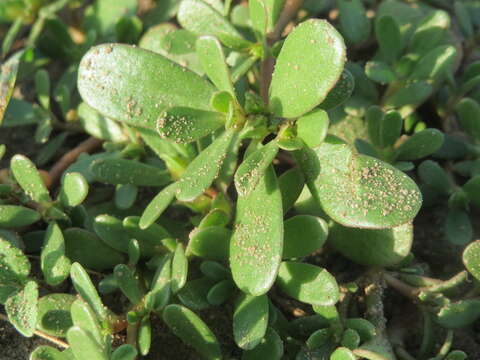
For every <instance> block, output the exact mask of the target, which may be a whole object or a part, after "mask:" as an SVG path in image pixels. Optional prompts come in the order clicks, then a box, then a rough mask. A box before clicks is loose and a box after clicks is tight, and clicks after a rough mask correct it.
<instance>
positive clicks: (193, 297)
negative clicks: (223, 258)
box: [177, 277, 215, 310]
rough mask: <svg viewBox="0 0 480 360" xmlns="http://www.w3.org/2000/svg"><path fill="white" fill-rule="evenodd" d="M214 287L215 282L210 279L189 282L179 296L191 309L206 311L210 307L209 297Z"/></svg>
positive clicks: (204, 278)
mask: <svg viewBox="0 0 480 360" xmlns="http://www.w3.org/2000/svg"><path fill="white" fill-rule="evenodd" d="M213 285H215V281H214V280H212V279H210V278H208V277H203V278H199V279H195V280H191V281H187V283H186V284H185V286H184V287H183V288H182V289H181V290H180V291H179V292H178V293H177V296H178V298H179V299H180V301H181V302H182V303H183V304H184V305H185V306H188V307H189V308H190V309H193V310H204V309H207V308H209V307H210V303H209V302H208V300H207V296H208V293H209V291H210V289H211V288H212V286H213Z"/></svg>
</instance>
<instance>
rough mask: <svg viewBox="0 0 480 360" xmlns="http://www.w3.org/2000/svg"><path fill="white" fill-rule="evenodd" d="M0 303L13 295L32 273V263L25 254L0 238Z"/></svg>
mask: <svg viewBox="0 0 480 360" xmlns="http://www.w3.org/2000/svg"><path fill="white" fill-rule="evenodd" d="M0 269H1V270H0V303H1V304H4V303H5V301H6V300H7V299H8V297H9V296H10V295H13V294H14V293H15V292H16V291H17V290H18V288H19V287H21V286H22V284H23V283H24V282H26V281H27V277H28V274H29V273H30V262H29V261H28V259H27V257H26V256H25V255H24V254H23V252H22V251H21V250H20V249H19V248H17V247H16V246H13V245H12V244H10V242H9V241H7V240H5V239H4V238H3V237H0Z"/></svg>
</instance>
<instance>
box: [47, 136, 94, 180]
mask: <svg viewBox="0 0 480 360" xmlns="http://www.w3.org/2000/svg"><path fill="white" fill-rule="evenodd" d="M102 142H103V141H102V140H100V139H96V138H94V137H89V138H88V139H87V140H85V141H83V142H81V143H80V144H78V146H77V147H75V148H73V149H72V150H70V151H69V152H67V153H66V154H65V155H63V156H62V157H61V158H60V160H58V161H57V162H56V163H55V164H54V165H53V166H52V168H51V169H50V172H49V173H50V179H51V181H52V183H51V185H52V186H53V185H54V184H55V183H57V182H58V180H60V177H61V176H62V174H63V172H64V171H65V170H66V169H67V168H68V167H69V166H70V165H71V164H73V163H74V162H75V161H76V160H77V158H78V157H79V156H80V154H81V153H90V152H92V151H94V150H95V149H97V148H98V147H99V146H100V145H101V144H102Z"/></svg>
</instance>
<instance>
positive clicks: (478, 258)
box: [462, 240, 480, 280]
mask: <svg viewBox="0 0 480 360" xmlns="http://www.w3.org/2000/svg"><path fill="white" fill-rule="evenodd" d="M462 258H463V264H464V265H465V267H466V268H467V270H468V272H469V273H470V274H472V275H473V276H474V277H475V278H476V279H477V280H480V240H476V241H474V242H472V243H471V244H469V245H468V246H467V247H466V248H465V250H464V251H463V256H462Z"/></svg>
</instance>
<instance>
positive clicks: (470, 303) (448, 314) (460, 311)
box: [436, 299, 480, 329]
mask: <svg viewBox="0 0 480 360" xmlns="http://www.w3.org/2000/svg"><path fill="white" fill-rule="evenodd" d="M478 318H480V300H478V299H468V300H460V301H456V302H452V303H449V304H447V305H445V306H443V307H442V308H441V309H440V311H438V313H437V314H436V321H437V322H438V323H439V324H440V325H441V326H443V327H445V328H447V329H458V328H462V327H465V326H468V325H470V324H472V323H473V322H474V321H476V320H477V319H478Z"/></svg>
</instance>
